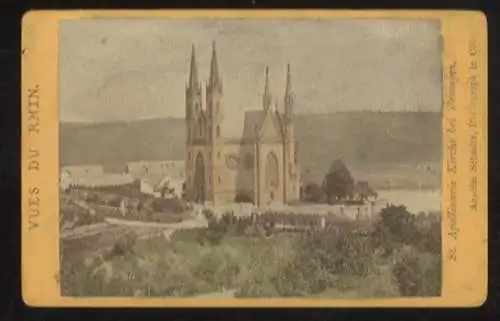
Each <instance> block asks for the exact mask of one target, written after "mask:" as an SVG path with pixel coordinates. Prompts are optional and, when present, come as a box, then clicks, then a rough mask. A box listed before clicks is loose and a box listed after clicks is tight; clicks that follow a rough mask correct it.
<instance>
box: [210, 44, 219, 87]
mask: <svg viewBox="0 0 500 321" xmlns="http://www.w3.org/2000/svg"><path fill="white" fill-rule="evenodd" d="M209 86H210V87H211V88H220V89H222V82H221V79H220V77H219V66H218V65H217V50H216V49H215V41H213V42H212V62H211V64H210V78H209Z"/></svg>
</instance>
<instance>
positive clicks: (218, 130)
mask: <svg viewBox="0 0 500 321" xmlns="http://www.w3.org/2000/svg"><path fill="white" fill-rule="evenodd" d="M217 137H220V126H219V125H217Z"/></svg>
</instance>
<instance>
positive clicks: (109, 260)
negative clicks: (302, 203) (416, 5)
mask: <svg viewBox="0 0 500 321" xmlns="http://www.w3.org/2000/svg"><path fill="white" fill-rule="evenodd" d="M221 224H222V223H221ZM221 224H219V225H212V226H211V227H210V228H209V229H198V230H189V231H182V232H177V233H175V234H174V235H173V237H172V239H171V240H170V241H167V240H166V239H165V238H164V237H155V238H151V239H148V240H142V241H138V242H136V243H135V244H130V245H129V246H127V247H124V248H121V251H115V252H114V253H116V254H115V255H113V256H106V257H105V258H103V257H97V258H94V259H90V258H87V259H85V260H83V261H79V262H69V261H64V260H63V265H62V272H61V280H62V282H61V283H62V291H63V294H64V295H73V296H83V295H85V296H92V295H94V296H132V295H135V296H192V295H200V294H206V293H211V292H219V291H222V290H223V289H235V290H236V291H237V292H236V294H235V295H236V296H237V297H297V296H309V297H310V296H314V297H384V296H385V297H395V296H437V295H439V294H440V291H441V290H440V289H441V238H440V236H441V228H440V226H441V224H440V217H439V215H438V214H430V215H424V214H421V215H413V214H411V213H409V212H408V211H407V210H406V208H404V207H398V206H390V207H387V208H385V209H383V210H382V212H381V213H380V219H379V220H378V221H377V222H376V223H374V224H372V225H370V226H361V225H356V224H353V225H346V226H343V227H342V228H341V229H329V230H323V231H314V232H301V233H273V234H271V235H268V234H267V233H266V234H265V235H258V236H255V234H254V235H251V236H250V235H246V234H245V233H244V231H243V232H238V231H234V230H231V229H228V228H225V227H224V226H223V225H221Z"/></svg>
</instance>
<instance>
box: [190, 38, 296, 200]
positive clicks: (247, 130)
mask: <svg viewBox="0 0 500 321" xmlns="http://www.w3.org/2000/svg"><path fill="white" fill-rule="evenodd" d="M265 77H266V81H265V86H264V88H263V93H262V106H261V107H260V108H258V109H256V110H250V111H246V112H245V119H244V125H243V131H242V132H243V133H242V137H235V138H227V137H222V136H223V135H221V128H222V126H223V125H224V122H228V121H229V122H230V121H231V119H225V118H224V107H225V104H224V103H225V102H224V99H223V98H224V87H223V82H222V78H221V76H220V74H219V69H218V63H217V52H216V47H215V43H213V48H212V58H211V64H210V74H209V79H208V81H207V84H206V88H204V89H205V92H203V89H202V86H201V82H200V81H199V79H198V70H197V64H196V55H195V49H194V46H193V48H192V53H191V62H190V70H189V80H188V83H187V84H186V104H185V108H186V111H185V112H186V115H185V122H186V160H185V166H186V175H185V178H186V183H185V193H186V197H187V198H188V199H189V200H191V201H193V202H196V203H211V204H213V205H223V204H227V203H234V202H240V201H244V202H252V203H254V204H256V205H259V206H266V205H270V204H271V203H280V204H288V203H290V202H293V201H296V200H298V199H299V197H300V186H299V184H300V177H299V165H298V159H297V157H298V155H297V144H296V141H295V135H294V116H293V109H294V93H293V92H292V82H291V72H290V66H289V65H288V68H287V75H286V88H285V93H284V100H283V103H284V108H283V109H284V110H283V112H281V113H280V112H279V111H278V108H277V104H276V105H275V106H272V96H271V92H270V89H269V69H268V68H266V70H265ZM203 94H204V96H205V97H204V98H205V106H203V103H202V102H203Z"/></svg>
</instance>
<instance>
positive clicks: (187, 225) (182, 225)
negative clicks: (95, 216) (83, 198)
mask: <svg viewBox="0 0 500 321" xmlns="http://www.w3.org/2000/svg"><path fill="white" fill-rule="evenodd" d="M106 222H108V223H110V224H113V225H127V226H135V227H158V228H165V229H191V228H201V227H207V224H208V223H207V222H206V220H201V219H196V220H187V221H182V222H179V223H157V222H142V221H130V220H122V219H117V218H106Z"/></svg>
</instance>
